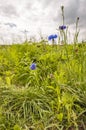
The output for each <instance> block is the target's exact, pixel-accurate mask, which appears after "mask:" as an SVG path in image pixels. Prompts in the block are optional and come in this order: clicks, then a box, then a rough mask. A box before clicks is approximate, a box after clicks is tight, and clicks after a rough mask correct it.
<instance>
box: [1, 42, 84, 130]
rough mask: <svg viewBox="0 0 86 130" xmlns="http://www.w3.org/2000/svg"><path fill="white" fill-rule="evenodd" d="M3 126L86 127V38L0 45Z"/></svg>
mask: <svg viewBox="0 0 86 130" xmlns="http://www.w3.org/2000/svg"><path fill="white" fill-rule="evenodd" d="M32 64H35V67H34V68H31V67H32V66H31V65H32ZM0 130H86V43H81V44H69V45H68V44H64V45H59V44H58V45H49V44H46V43H45V42H43V43H42V42H41V43H32V44H28V43H23V44H21V45H20V44H14V45H3V46H0Z"/></svg>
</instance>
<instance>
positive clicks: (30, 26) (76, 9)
mask: <svg viewBox="0 0 86 130" xmlns="http://www.w3.org/2000/svg"><path fill="white" fill-rule="evenodd" d="M77 3H78V4H77ZM62 5H64V7H65V23H66V24H67V25H68V26H69V27H70V29H71V31H70V33H71V35H72V34H74V28H75V20H76V17H78V16H79V17H80V23H79V27H80V39H85V33H86V31H85V30H86V27H85V22H86V13H83V12H85V10H86V8H85V5H86V1H85V0H76V1H75V0H72V1H70V0H65V1H64V0H61V1H58V0H21V2H20V0H15V1H12V0H3V1H2V0H0V23H1V24H0V35H1V39H4V40H1V41H2V42H3V41H8V42H9V40H10V39H11V42H12V38H13V36H12V35H13V34H14V39H15V41H16V40H18V37H23V38H21V39H23V40H24V34H23V33H22V31H24V30H25V29H26V30H28V31H29V33H28V37H30V36H32V35H33V36H36V37H39V32H40V30H41V33H42V34H43V35H49V34H53V33H57V31H56V28H58V26H59V25H60V24H61V23H62V22H61V20H62V17H61V8H60V7H61V6H62ZM4 23H13V24H15V25H16V28H15V29H13V28H9V27H7V26H6V25H4ZM83 32H84V33H83ZM6 38H8V40H6ZM19 39H20V38H19ZM18 41H19V40H18Z"/></svg>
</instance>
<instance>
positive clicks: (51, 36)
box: [48, 34, 57, 40]
mask: <svg viewBox="0 0 86 130" xmlns="http://www.w3.org/2000/svg"><path fill="white" fill-rule="evenodd" d="M55 38H57V35H56V34H55V35H50V36H49V37H48V40H53V39H55Z"/></svg>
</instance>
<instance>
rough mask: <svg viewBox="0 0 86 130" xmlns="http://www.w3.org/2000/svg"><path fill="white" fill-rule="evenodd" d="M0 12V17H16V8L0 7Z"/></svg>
mask: <svg viewBox="0 0 86 130" xmlns="http://www.w3.org/2000/svg"><path fill="white" fill-rule="evenodd" d="M0 12H1V14H2V15H4V16H7V17H11V16H18V13H17V11H16V8H15V7H14V6H13V5H10V4H9V5H1V6H0Z"/></svg>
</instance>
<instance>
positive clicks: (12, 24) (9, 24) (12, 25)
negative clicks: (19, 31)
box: [4, 23, 17, 28]
mask: <svg viewBox="0 0 86 130" xmlns="http://www.w3.org/2000/svg"><path fill="white" fill-rule="evenodd" d="M4 25H8V26H10V27H11V28H13V27H17V25H16V24H14V23H5V24H4Z"/></svg>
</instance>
